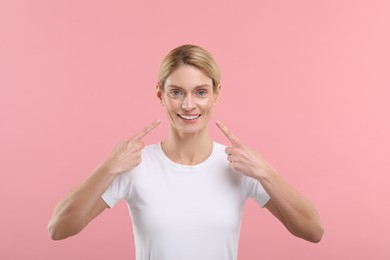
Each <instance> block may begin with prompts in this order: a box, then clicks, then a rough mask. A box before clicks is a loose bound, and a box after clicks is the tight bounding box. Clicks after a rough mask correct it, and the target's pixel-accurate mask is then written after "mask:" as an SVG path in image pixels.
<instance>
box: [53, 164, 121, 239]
mask: <svg viewBox="0 0 390 260" xmlns="http://www.w3.org/2000/svg"><path fill="white" fill-rule="evenodd" d="M114 178H115V176H114V175H111V174H109V173H108V170H107V169H106V168H102V167H101V168H97V170H96V171H95V172H94V173H93V174H91V175H90V176H89V177H88V178H87V179H86V180H85V182H83V183H82V184H81V185H79V186H78V187H77V188H75V189H74V190H73V191H71V192H70V193H69V194H68V195H66V196H65V197H64V198H63V199H61V200H60V201H59V202H58V204H57V205H56V207H55V209H54V212H53V215H52V218H51V220H50V222H49V225H48V229H49V233H50V234H51V236H52V238H53V239H63V238H66V237H69V236H72V235H75V234H77V233H79V232H80V231H81V230H82V229H83V228H84V227H85V226H86V225H87V224H88V222H89V221H90V220H91V219H92V218H93V217H94V216H95V215H96V214H97V213H99V212H96V210H98V209H96V205H97V203H99V201H101V195H102V194H103V193H104V191H105V190H106V189H107V188H108V187H109V185H110V184H111V183H112V182H113V180H114Z"/></svg>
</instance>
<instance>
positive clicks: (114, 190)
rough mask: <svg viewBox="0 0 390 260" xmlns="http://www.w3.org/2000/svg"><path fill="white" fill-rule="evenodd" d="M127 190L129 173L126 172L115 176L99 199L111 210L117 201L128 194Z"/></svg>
mask: <svg viewBox="0 0 390 260" xmlns="http://www.w3.org/2000/svg"><path fill="white" fill-rule="evenodd" d="M129 188H130V172H127V173H124V174H121V175H119V176H117V177H116V178H115V179H114V181H113V182H112V183H111V185H110V186H109V187H108V188H107V190H106V191H105V192H104V193H103V195H102V196H101V197H102V199H103V200H104V202H105V203H106V204H107V205H108V206H109V207H110V208H112V207H114V206H115V204H116V203H117V202H118V201H120V200H121V199H123V198H125V196H126V195H127V194H128V192H129Z"/></svg>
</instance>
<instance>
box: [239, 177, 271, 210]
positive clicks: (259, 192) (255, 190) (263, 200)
mask: <svg viewBox="0 0 390 260" xmlns="http://www.w3.org/2000/svg"><path fill="white" fill-rule="evenodd" d="M245 179H246V184H247V186H246V187H247V197H251V198H252V199H254V200H255V201H256V202H257V204H259V206H260V207H262V208H263V207H264V206H265V204H267V202H268V201H269V199H270V196H269V195H268V193H267V192H266V191H265V190H264V188H263V186H262V185H261V184H260V182H259V181H258V180H256V179H253V178H251V177H248V176H245Z"/></svg>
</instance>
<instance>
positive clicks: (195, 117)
mask: <svg viewBox="0 0 390 260" xmlns="http://www.w3.org/2000/svg"><path fill="white" fill-rule="evenodd" d="M177 115H178V116H179V117H180V118H181V119H184V120H196V119H198V118H199V117H200V116H201V114H195V115H194V114H192V115H184V114H177Z"/></svg>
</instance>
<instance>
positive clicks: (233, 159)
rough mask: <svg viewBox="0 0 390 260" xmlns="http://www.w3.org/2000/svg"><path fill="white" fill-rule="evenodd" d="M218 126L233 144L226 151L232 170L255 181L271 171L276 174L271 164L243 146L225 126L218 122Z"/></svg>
mask: <svg viewBox="0 0 390 260" xmlns="http://www.w3.org/2000/svg"><path fill="white" fill-rule="evenodd" d="M217 126H218V127H219V128H220V129H221V131H222V133H224V135H225V136H226V137H227V139H229V141H230V142H231V144H232V146H230V147H226V149H225V152H226V154H227V155H228V156H227V160H228V161H229V162H230V168H232V169H233V170H235V171H236V172H239V173H241V174H244V175H246V176H249V177H252V178H255V179H259V178H262V177H264V176H266V175H267V174H268V173H269V172H271V171H272V172H274V169H273V168H272V166H271V165H270V164H268V163H267V162H266V161H265V160H263V159H262V158H261V156H260V155H259V154H257V152H256V151H255V150H254V149H252V148H249V147H247V146H245V145H243V144H242V143H241V142H240V141H239V140H238V139H237V137H236V136H235V135H234V134H233V133H232V132H231V131H230V130H229V129H228V128H227V127H226V126H225V125H224V124H222V123H221V122H219V121H217Z"/></svg>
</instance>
